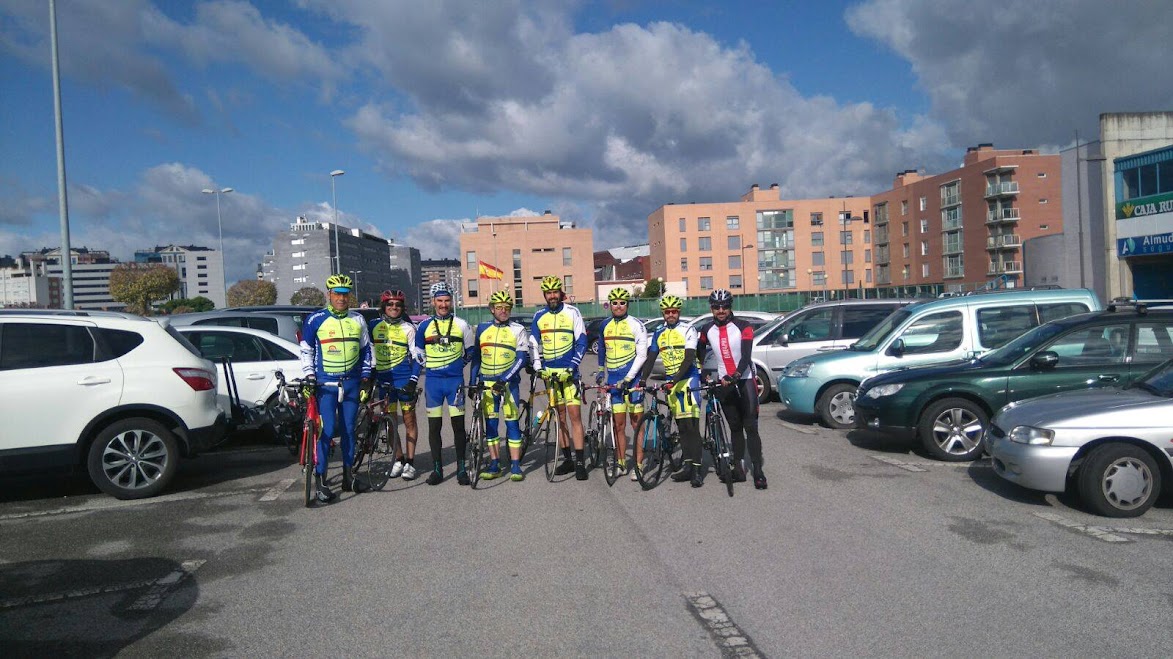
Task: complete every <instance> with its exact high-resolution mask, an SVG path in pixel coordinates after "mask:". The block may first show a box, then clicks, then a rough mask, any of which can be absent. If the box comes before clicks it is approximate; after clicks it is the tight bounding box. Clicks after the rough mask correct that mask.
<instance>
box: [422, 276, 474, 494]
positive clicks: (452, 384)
mask: <svg viewBox="0 0 1173 659" xmlns="http://www.w3.org/2000/svg"><path fill="white" fill-rule="evenodd" d="M431 294H432V304H433V306H435V308H436V313H435V314H434V315H432V316H431V317H430V318H428V319H427V320H425V321H424V322H423V323H421V324H420V326H419V329H418V330H416V333H415V345H416V348H418V349H419V350H421V351H423V353H424V375H425V378H424V404H425V406H426V407H427V410H428V446H429V447H430V448H431V450H432V473H431V474H429V475H428V485H439V484H440V483H442V482H444V459H443V441H442V440H441V439H440V428H441V426H442V425H443V424H444V407H445V406H447V407H448V417H449V420H450V421H451V423H452V434H453V437H454V443H455V445H456V482H457V483H460V484H461V485H468V484H469V483H471V482H472V481H471V480H470V479H469V477H468V472H467V471H465V468H464V451H465V448H466V447H467V444H468V436H467V435H466V434H465V433H464V390H463V389H462V387H463V386H464V364H465V362H467V361H469V360H470V359H472V328H471V327H469V325H468V323H467V322H465V321H464V319H463V318H457V317H456V316H455V315H454V314H453V313H452V289H451V288H449V287H448V283H447V282H443V281H441V282H436V283H435V284H432V289H431Z"/></svg>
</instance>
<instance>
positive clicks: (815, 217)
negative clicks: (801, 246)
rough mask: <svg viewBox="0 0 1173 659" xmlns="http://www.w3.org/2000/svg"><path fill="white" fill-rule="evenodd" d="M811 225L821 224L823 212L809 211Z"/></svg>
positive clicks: (818, 225) (817, 225)
mask: <svg viewBox="0 0 1173 659" xmlns="http://www.w3.org/2000/svg"><path fill="white" fill-rule="evenodd" d="M811 226H812V227H821V226H823V214H822V213H811Z"/></svg>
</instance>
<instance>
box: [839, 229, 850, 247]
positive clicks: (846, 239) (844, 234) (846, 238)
mask: <svg viewBox="0 0 1173 659" xmlns="http://www.w3.org/2000/svg"><path fill="white" fill-rule="evenodd" d="M839 244H840V245H850V244H851V232H850V231H840V232H839Z"/></svg>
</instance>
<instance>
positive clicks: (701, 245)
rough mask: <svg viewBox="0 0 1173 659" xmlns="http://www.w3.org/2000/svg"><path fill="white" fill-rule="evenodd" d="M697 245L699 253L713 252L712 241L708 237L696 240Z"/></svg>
mask: <svg viewBox="0 0 1173 659" xmlns="http://www.w3.org/2000/svg"><path fill="white" fill-rule="evenodd" d="M697 243H698V244H697V249H699V250H700V251H702V252H711V251H713V239H712V238H709V237H708V236H704V237H702V238H699V239H697Z"/></svg>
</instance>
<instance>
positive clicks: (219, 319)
mask: <svg viewBox="0 0 1173 659" xmlns="http://www.w3.org/2000/svg"><path fill="white" fill-rule="evenodd" d="M309 313H312V311H311V312H302V311H228V310H222V311H203V312H198V313H181V314H175V315H174V316H167V320H168V322H170V323H171V325H173V326H175V327H187V326H193V325H194V326H204V325H212V326H218V327H247V328H250V329H255V330H261V331H262V332H268V333H269V334H274V335H276V336H279V337H281V338H283V339H285V340H286V341H292V342H293V343H300V342H301V325H302V322H303V321H304V320H305V318H306V317H307V316H308V315H309Z"/></svg>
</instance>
